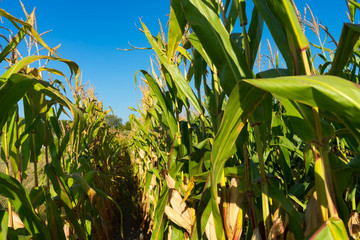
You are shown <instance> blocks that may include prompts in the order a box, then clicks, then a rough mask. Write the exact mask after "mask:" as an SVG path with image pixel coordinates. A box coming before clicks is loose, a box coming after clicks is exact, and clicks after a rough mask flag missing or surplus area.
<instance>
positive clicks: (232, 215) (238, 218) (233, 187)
mask: <svg viewBox="0 0 360 240" xmlns="http://www.w3.org/2000/svg"><path fill="white" fill-rule="evenodd" d="M239 181H240V180H239V179H238V178H232V179H231V183H230V196H229V202H228V208H227V221H226V224H227V229H228V231H229V234H230V236H231V237H232V239H233V238H234V234H235V229H237V230H236V232H237V235H238V237H240V235H241V231H242V223H243V210H242V209H241V208H240V206H241V203H242V201H243V200H244V197H245V196H244V194H243V193H241V192H240V190H239V188H238V186H239ZM239 214H240V215H239ZM237 225H238V226H237ZM238 237H236V238H238Z"/></svg>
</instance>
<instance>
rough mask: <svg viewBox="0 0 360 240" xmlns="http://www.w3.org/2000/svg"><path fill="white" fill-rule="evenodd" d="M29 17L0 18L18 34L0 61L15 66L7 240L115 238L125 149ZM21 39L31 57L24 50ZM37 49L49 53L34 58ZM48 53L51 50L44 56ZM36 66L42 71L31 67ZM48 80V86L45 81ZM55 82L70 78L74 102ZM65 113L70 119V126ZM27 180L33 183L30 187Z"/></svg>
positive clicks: (8, 110)
mask: <svg viewBox="0 0 360 240" xmlns="http://www.w3.org/2000/svg"><path fill="white" fill-rule="evenodd" d="M24 12H25V15H26V17H27V20H26V21H22V20H20V19H18V18H15V17H14V16H12V15H10V14H9V13H7V12H6V11H4V10H2V9H0V15H1V16H2V17H3V18H5V19H7V20H8V21H9V22H10V23H12V25H13V27H14V28H15V29H16V30H17V31H18V33H17V34H16V35H11V36H10V39H9V40H8V44H7V45H6V47H4V48H3V49H2V51H1V54H0V62H4V63H5V62H8V64H9V67H8V68H7V69H6V71H5V72H4V73H3V74H2V75H1V77H0V106H1V107H0V129H1V130H2V131H1V160H2V161H3V162H4V163H5V173H3V172H1V173H0V185H1V187H0V189H1V190H0V195H1V196H3V197H5V198H7V201H8V205H7V208H2V209H1V215H0V216H1V217H0V220H1V226H2V227H1V231H0V232H1V235H2V238H3V239H7V238H8V239H17V238H20V237H25V238H27V239H30V238H31V239H110V238H111V234H112V231H114V229H111V228H110V227H109V222H112V221H113V220H114V219H115V216H116V215H118V214H117V212H116V211H120V215H121V209H120V206H119V205H118V204H117V202H116V201H115V200H114V199H113V198H112V197H111V196H115V197H116V196H118V195H119V193H118V192H117V186H118V183H117V181H116V180H114V178H115V177H116V175H115V174H114V172H115V171H116V170H117V169H118V168H119V164H120V163H121V161H120V160H121V157H122V155H123V154H124V145H123V143H122V140H121V139H120V138H118V133H117V132H111V131H110V126H107V125H106V124H105V120H104V116H105V115H106V114H107V113H108V111H107V110H104V109H103V107H102V102H101V101H99V100H98V99H96V98H95V97H94V93H93V90H92V89H91V88H90V89H89V90H85V89H84V86H83V85H82V84H81V80H79V76H80V74H79V73H80V70H79V67H78V65H77V64H76V63H74V62H72V61H70V60H67V59H62V58H59V56H58V55H57V53H56V50H57V49H58V47H56V48H50V47H49V46H47V45H46V43H45V42H44V41H43V40H42V38H41V35H42V34H39V33H37V31H36V29H35V27H34V26H35V25H36V24H35V13H34V11H33V12H32V13H31V14H27V12H26V11H25V9H24ZM2 29H5V30H8V31H9V32H10V33H12V31H11V30H10V29H6V28H2ZM22 41H25V42H26V44H27V48H28V54H29V56H26V57H23V56H22V55H21V54H20V51H19V50H18V48H19V46H20V43H21V42H22ZM39 45H41V46H42V47H44V48H45V49H44V50H37V51H36V52H35V54H32V53H33V50H32V48H36V49H38V46H39ZM45 50H46V51H48V53H47V54H46V55H40V53H42V52H43V51H45ZM40 60H44V61H45V63H44V64H42V63H41V62H40ZM51 61H57V62H62V63H65V64H66V65H68V67H69V69H70V73H71V76H70V77H67V76H66V75H65V74H64V73H63V72H61V71H59V70H57V69H54V68H51V67H49V66H48V63H49V62H51ZM37 62H38V63H39V67H33V66H34V63H37ZM45 73H46V74H45ZM45 75H46V76H49V81H45V80H43V78H44V76H45ZM72 76H74V77H75V87H72V84H71V82H70V81H71V79H72ZM56 77H64V79H66V81H67V83H68V85H69V86H70V88H71V90H72V93H73V97H74V99H75V104H74V103H72V102H71V101H70V100H69V99H68V98H67V97H66V96H65V95H64V93H63V92H64V91H65V88H64V85H63V83H62V82H61V81H59V80H57V79H54V78H56ZM20 100H21V101H20ZM19 104H23V109H24V112H23V113H20V111H19ZM62 114H65V115H68V117H69V118H72V119H71V120H70V121H67V122H66V121H65V124H64V121H62V120H61V119H60V118H61V117H62ZM39 164H40V166H41V167H40V168H41V169H39ZM29 175H31V176H29ZM29 177H33V178H34V185H33V186H31V187H27V188H25V183H26V181H27V179H28V178H29ZM114 182H115V184H114ZM110 195H111V196H110ZM113 206H115V207H116V209H117V210H116V211H113V209H112V208H113ZM120 218H121V217H120ZM121 234H122V232H121Z"/></svg>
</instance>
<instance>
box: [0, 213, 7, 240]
mask: <svg viewBox="0 0 360 240" xmlns="http://www.w3.org/2000/svg"><path fill="white" fill-rule="evenodd" d="M8 220H9V213H8V212H7V211H6V210H5V209H3V210H0V221H1V229H0V236H1V239H7V236H8Z"/></svg>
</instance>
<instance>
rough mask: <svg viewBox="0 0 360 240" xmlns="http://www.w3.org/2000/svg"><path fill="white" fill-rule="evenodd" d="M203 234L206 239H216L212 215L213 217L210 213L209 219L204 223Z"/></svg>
mask: <svg viewBox="0 0 360 240" xmlns="http://www.w3.org/2000/svg"><path fill="white" fill-rule="evenodd" d="M205 234H206V237H207V239H209V240H217V238H216V232H215V223H214V217H213V214H212V213H211V214H210V216H209V220H208V222H207V223H206V226H205Z"/></svg>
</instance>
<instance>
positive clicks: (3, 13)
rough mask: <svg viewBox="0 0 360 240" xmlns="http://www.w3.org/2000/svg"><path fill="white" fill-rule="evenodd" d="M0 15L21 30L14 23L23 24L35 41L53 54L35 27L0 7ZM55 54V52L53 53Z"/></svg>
mask: <svg viewBox="0 0 360 240" xmlns="http://www.w3.org/2000/svg"><path fill="white" fill-rule="evenodd" d="M0 16H2V17H4V18H6V19H8V20H9V21H10V22H11V23H12V24H13V25H14V26H15V27H16V28H17V29H18V30H20V31H21V28H20V27H19V26H18V25H17V24H16V23H19V24H21V25H23V27H24V28H26V30H27V31H29V32H30V33H31V34H32V37H33V38H35V39H36V40H37V42H38V43H39V44H41V45H42V46H43V47H44V48H46V49H47V50H49V51H50V52H51V53H52V54H55V52H54V50H53V49H51V48H50V47H49V46H48V45H47V44H46V43H45V42H44V41H43V40H42V38H41V37H40V35H39V33H38V32H37V31H36V30H35V28H34V27H33V26H32V25H31V24H30V23H27V22H24V21H22V20H20V19H18V18H16V17H14V16H12V15H11V14H9V13H8V12H6V11H4V10H3V9H1V8H0ZM55 55H56V54H55Z"/></svg>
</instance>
